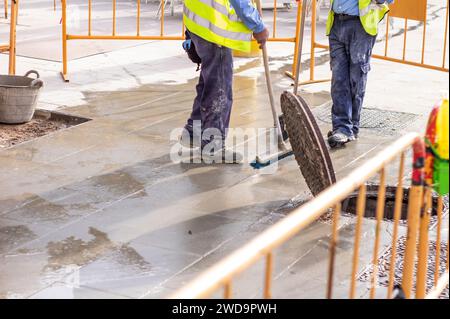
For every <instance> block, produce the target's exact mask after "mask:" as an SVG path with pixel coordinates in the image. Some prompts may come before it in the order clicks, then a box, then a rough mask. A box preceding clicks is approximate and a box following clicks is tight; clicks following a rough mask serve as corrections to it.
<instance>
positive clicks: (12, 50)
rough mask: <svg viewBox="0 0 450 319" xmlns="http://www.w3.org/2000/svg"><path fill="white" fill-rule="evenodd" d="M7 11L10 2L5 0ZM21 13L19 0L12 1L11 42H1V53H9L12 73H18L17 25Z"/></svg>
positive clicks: (9, 68)
mask: <svg viewBox="0 0 450 319" xmlns="http://www.w3.org/2000/svg"><path fill="white" fill-rule="evenodd" d="M5 7H6V11H7V9H8V2H7V1H5ZM18 14H19V0H12V1H11V16H10V19H11V21H10V27H9V43H8V44H0V53H3V52H8V53H9V66H8V72H9V74H10V75H14V74H16V27H17V17H18Z"/></svg>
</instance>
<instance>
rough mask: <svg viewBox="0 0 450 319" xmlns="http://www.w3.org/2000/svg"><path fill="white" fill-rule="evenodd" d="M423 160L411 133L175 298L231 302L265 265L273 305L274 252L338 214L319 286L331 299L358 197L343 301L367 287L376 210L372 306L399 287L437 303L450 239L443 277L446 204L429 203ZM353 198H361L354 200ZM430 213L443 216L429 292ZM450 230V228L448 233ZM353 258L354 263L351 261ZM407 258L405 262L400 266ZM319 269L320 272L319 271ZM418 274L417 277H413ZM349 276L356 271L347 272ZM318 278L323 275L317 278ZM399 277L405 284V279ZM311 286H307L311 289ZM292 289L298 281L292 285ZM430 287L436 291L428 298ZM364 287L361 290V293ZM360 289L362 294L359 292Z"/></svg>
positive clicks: (415, 136)
mask: <svg viewBox="0 0 450 319" xmlns="http://www.w3.org/2000/svg"><path fill="white" fill-rule="evenodd" d="M411 150H412V152H413V158H412V163H411V162H410V164H409V165H410V169H412V171H413V173H412V177H411V180H412V185H411V186H410V188H409V191H408V192H409V199H408V204H407V217H406V222H407V236H406V245H405V248H404V251H403V253H404V254H403V257H400V256H399V254H398V247H400V244H398V240H399V239H400V238H399V233H400V230H399V228H400V227H399V225H400V219H401V218H404V217H401V216H402V215H403V213H402V211H403V201H404V198H405V196H404V195H405V190H404V187H403V186H404V179H405V174H404V173H405V170H406V169H407V168H408V166H407V161H408V158H409V157H408V156H407V153H408V152H409V151H411ZM424 158H425V143H424V142H423V137H422V136H421V135H419V134H417V133H409V134H406V135H405V136H403V137H401V138H399V139H398V140H397V141H395V142H394V143H392V144H391V145H389V146H388V147H387V148H385V149H383V150H382V151H380V152H379V153H378V154H377V155H376V156H374V157H373V158H372V159H370V160H368V161H367V162H366V163H364V164H363V165H362V166H360V167H359V168H357V169H355V170H354V171H353V172H352V173H350V174H349V175H347V176H346V177H345V178H343V179H341V180H340V181H338V182H337V183H336V184H334V185H333V186H331V187H329V188H328V189H326V190H324V191H323V192H322V193H321V194H319V195H318V196H317V197H315V198H313V199H311V200H310V201H309V202H307V203H305V204H303V205H302V206H301V207H299V208H296V209H295V210H294V211H292V212H290V213H289V215H288V216H286V217H284V218H283V219H282V220H280V221H279V222H277V223H275V224H274V225H272V226H271V227H269V228H268V229H266V230H265V231H264V232H262V233H261V234H259V235H258V236H256V237H255V238H254V239H252V240H251V241H250V242H248V243H247V244H245V245H243V246H242V247H241V248H239V249H238V250H236V251H235V252H233V253H232V254H230V255H229V256H227V257H226V258H224V259H222V260H221V261H219V262H218V263H217V264H215V265H213V266H212V267H210V268H209V269H207V270H205V271H204V272H203V273H202V274H200V276H198V277H197V278H195V279H194V280H193V281H191V282H190V283H188V284H187V285H185V286H184V287H182V288H181V289H179V290H178V291H177V292H175V293H174V294H173V295H171V296H169V297H170V298H174V299H192V298H207V297H211V295H213V294H215V293H216V292H217V291H218V290H220V289H224V290H223V291H224V297H225V298H231V297H232V295H233V289H232V287H233V281H236V280H237V277H238V276H239V275H242V274H243V273H244V272H245V271H247V270H248V269H249V268H250V267H251V266H253V265H255V264H256V263H257V262H258V261H260V260H263V261H265V262H264V265H265V270H264V275H263V276H262V278H261V279H262V287H263V297H264V298H271V297H272V287H273V286H274V283H273V278H274V277H276V276H275V275H276V274H274V259H275V256H274V250H275V249H277V248H279V247H281V246H283V245H284V244H286V243H287V242H288V241H289V240H291V239H293V238H294V237H295V236H297V235H301V234H302V233H303V232H304V231H305V230H306V228H307V227H308V226H309V225H311V224H312V223H313V222H315V221H317V220H318V219H319V218H321V217H322V216H323V215H324V214H327V213H330V212H331V213H332V219H331V220H332V223H331V235H330V240H329V244H328V249H329V258H328V267H327V269H325V268H324V269H323V271H325V273H323V274H322V275H320V274H319V275H320V276H321V278H327V281H326V282H327V283H325V282H324V286H323V291H324V295H323V296H324V297H326V298H332V297H333V290H334V288H335V281H336V280H335V277H336V273H337V270H339V272H340V273H342V269H341V268H342V267H341V266H339V267H340V268H339V269H337V270H336V268H337V266H336V265H335V261H336V258H337V253H338V250H337V247H338V244H339V230H340V219H341V217H342V212H343V210H344V209H343V202H344V201H345V200H346V199H347V198H348V197H349V196H350V195H353V196H356V197H355V198H356V204H355V208H354V209H355V212H356V224H355V228H354V242H353V251H351V252H352V257H351V259H352V263H351V272H349V275H350V278H345V277H346V276H342V274H341V275H340V280H339V288H340V295H341V296H338V297H339V298H342V288H343V289H344V290H345V291H348V295H347V296H348V297H349V298H355V297H357V296H359V295H360V294H359V293H361V291H360V290H361V287H359V286H357V282H358V278H359V275H360V274H361V273H360V269H361V267H360V264H361V261H360V258H361V249H362V248H361V247H362V244H361V242H362V237H363V236H362V234H363V227H362V226H363V218H364V216H366V214H367V213H368V211H369V210H370V209H371V208H373V209H375V212H373V213H374V214H372V213H371V215H374V216H375V225H374V228H375V229H374V230H375V232H374V233H375V236H374V237H373V241H371V242H368V238H367V237H364V238H365V239H364V241H365V244H366V245H367V244H368V245H370V246H371V247H373V250H369V253H370V255H371V256H372V257H371V263H370V269H371V270H372V271H371V273H370V274H369V276H368V277H369V278H370V279H369V281H370V285H369V287H368V288H369V290H370V294H369V297H370V298H380V293H382V294H383V296H386V298H389V299H390V298H393V297H395V296H394V294H393V293H394V283H395V284H401V288H402V291H403V293H404V296H405V297H406V298H414V297H415V298H437V297H439V296H440V295H441V293H442V291H443V290H444V289H445V288H446V287H448V282H449V273H448V269H449V268H448V261H449V253H448V238H447V239H446V241H447V256H446V265H445V270H443V271H441V270H440V266H441V264H440V262H439V260H440V259H441V255H440V252H441V249H440V245H441V242H443V240H444V238H442V236H441V231H442V230H443V226H444V225H443V221H444V217H443V197H442V196H440V197H438V200H437V204H434V202H435V201H433V202H432V201H431V194H432V191H431V187H429V186H426V185H425V184H424V172H425V169H424V167H425V166H424ZM396 161H398V162H399V164H398V171H397V174H396V175H395V177H397V188H396V191H395V202H394V207H393V208H392V210H393V226H392V227H393V231H392V238H388V242H389V241H391V254H390V257H388V258H389V259H390V263H389V264H388V265H392V266H391V267H389V269H388V270H387V271H388V275H387V276H388V286H387V292H386V295H384V292H383V291H377V289H379V287H380V285H379V284H378V282H379V277H380V276H379V273H378V269H379V265H380V264H379V257H380V250H381V235H382V232H381V229H382V222H383V218H384V214H385V207H386V189H387V187H386V183H387V177H388V176H389V175H388V171H387V169H386V167H387V165H388V164H392V163H394V162H396ZM376 176H378V177H379V181H380V183H379V186H378V191H377V197H376V198H377V199H376V205H374V206H373V207H372V205H368V203H367V195H368V188H367V186H366V185H367V182H368V181H369V180H371V179H372V178H373V177H376ZM355 191H357V192H356V193H355ZM432 208H433V209H434V210H435V211H437V230H436V232H437V234H438V235H437V245H438V246H439V247H438V249H436V256H435V258H436V266H435V269H434V280H433V283H432V284H431V285H430V282H428V283H427V275H428V274H429V273H428V270H429V269H428V268H429V267H428V265H429V263H428V258H429V257H430V252H429V250H428V247H429V237H430V236H429V233H430V232H431V231H432V230H431V229H430V227H429V224H430V216H431V211H432ZM447 226H448V225H447ZM349 257H350V256H349ZM400 258H402V260H401V259H400ZM399 260H401V261H402V263H403V267H402V268H403V269H400V270H399V269H397V267H396V266H395V265H397V261H399ZM318 269H319V268H318ZM415 269H417V271H415ZM349 270H350V269H349ZM316 271H320V270H316ZM399 276H400V277H401V278H400V279H399ZM305 280H306V282H305ZM290 281H292V279H290ZM304 284H307V279H303V282H301V283H299V286H300V287H301V285H304ZM427 284H428V285H429V286H432V287H431V289H428V291H427ZM258 287H260V284H259V283H257V282H255V283H254V287H251V288H252V289H255V290H257V289H258ZM358 287H359V288H358ZM358 289H359V291H358Z"/></svg>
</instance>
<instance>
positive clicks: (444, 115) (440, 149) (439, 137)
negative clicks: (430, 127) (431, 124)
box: [436, 99, 449, 161]
mask: <svg viewBox="0 0 450 319" xmlns="http://www.w3.org/2000/svg"><path fill="white" fill-rule="evenodd" d="M448 116H449V112H448V99H445V100H443V102H442V105H441V107H440V109H439V113H438V116H437V120H436V144H437V153H438V155H439V157H440V158H441V159H444V160H447V161H448V160H449V147H448V134H449V131H448V124H449V118H448Z"/></svg>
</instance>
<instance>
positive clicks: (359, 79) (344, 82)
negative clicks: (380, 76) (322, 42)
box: [326, 0, 394, 147]
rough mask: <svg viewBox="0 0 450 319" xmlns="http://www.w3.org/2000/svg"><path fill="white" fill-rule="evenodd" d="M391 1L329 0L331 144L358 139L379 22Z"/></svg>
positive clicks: (329, 134)
mask: <svg viewBox="0 0 450 319" xmlns="http://www.w3.org/2000/svg"><path fill="white" fill-rule="evenodd" d="M393 2H394V0H331V8H330V12H329V15H328V21H327V29H326V32H327V35H328V36H329V44H330V58H331V70H332V80H331V98H332V100H333V107H332V123H333V129H332V131H330V132H329V133H328V142H329V144H330V146H331V147H339V146H343V145H344V144H346V143H348V142H350V141H354V140H356V139H357V138H358V134H359V124H360V117H361V109H362V105H363V100H364V94H365V90H366V83H367V74H368V72H369V71H370V58H371V55H372V49H373V46H374V44H375V40H376V36H377V33H378V24H379V23H380V22H381V20H383V18H384V16H385V15H386V13H387V12H388V11H389V7H388V4H391V3H393Z"/></svg>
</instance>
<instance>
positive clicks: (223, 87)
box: [191, 34, 233, 146]
mask: <svg viewBox="0 0 450 319" xmlns="http://www.w3.org/2000/svg"><path fill="white" fill-rule="evenodd" d="M191 36H192V41H193V42H194V44H195V47H196V49H197V53H198V55H199V57H200V58H201V59H202V70H201V75H202V77H203V83H204V85H203V93H202V96H201V99H200V114H201V120H202V132H205V131H206V130H208V131H210V132H216V133H217V134H216V135H220V136H216V138H217V139H218V141H217V142H219V143H220V144H221V145H222V146H223V141H224V140H225V137H226V130H227V129H228V126H229V123H230V114H231V106H232V102H233V98H232V95H233V92H232V85H233V83H232V81H233V56H232V52H231V49H229V48H225V47H220V46H218V45H216V44H214V43H211V42H208V41H206V40H203V39H202V38H200V37H198V36H196V35H195V34H191ZM207 135H209V134H203V136H202V144H203V145H206V144H208V143H209V142H210V141H211V139H212V138H211V136H207Z"/></svg>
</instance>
